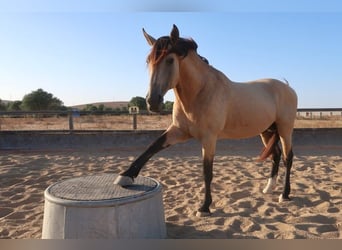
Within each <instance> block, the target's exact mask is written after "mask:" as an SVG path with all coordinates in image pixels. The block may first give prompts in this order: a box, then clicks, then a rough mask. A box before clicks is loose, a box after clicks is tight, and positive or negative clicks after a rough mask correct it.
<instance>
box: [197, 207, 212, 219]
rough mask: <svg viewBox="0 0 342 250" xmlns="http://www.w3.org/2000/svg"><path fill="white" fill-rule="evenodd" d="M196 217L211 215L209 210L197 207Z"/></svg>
mask: <svg viewBox="0 0 342 250" xmlns="http://www.w3.org/2000/svg"><path fill="white" fill-rule="evenodd" d="M196 216H197V217H209V216H211V213H210V210H204V209H201V208H200V209H198V211H197V212H196Z"/></svg>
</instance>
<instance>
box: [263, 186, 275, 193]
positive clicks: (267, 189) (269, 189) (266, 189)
mask: <svg viewBox="0 0 342 250" xmlns="http://www.w3.org/2000/svg"><path fill="white" fill-rule="evenodd" d="M262 192H263V193H264V194H271V193H272V192H273V189H272V188H270V187H268V186H267V187H265V188H264V190H262Z"/></svg>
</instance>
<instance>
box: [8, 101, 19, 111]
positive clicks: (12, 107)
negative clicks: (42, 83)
mask: <svg viewBox="0 0 342 250" xmlns="http://www.w3.org/2000/svg"><path fill="white" fill-rule="evenodd" d="M21 104H22V101H14V102H11V103H9V105H8V111H20V110H21V108H20V106H21Z"/></svg>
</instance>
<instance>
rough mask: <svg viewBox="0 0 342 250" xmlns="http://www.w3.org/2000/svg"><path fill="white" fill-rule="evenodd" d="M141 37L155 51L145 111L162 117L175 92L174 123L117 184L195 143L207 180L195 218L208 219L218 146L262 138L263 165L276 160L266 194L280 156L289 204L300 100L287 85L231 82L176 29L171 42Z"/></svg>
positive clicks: (151, 55) (150, 61)
mask: <svg viewBox="0 0 342 250" xmlns="http://www.w3.org/2000/svg"><path fill="white" fill-rule="evenodd" d="M143 34H144V36H145V38H146V40H147V43H148V44H149V45H150V46H151V47H152V49H151V52H150V53H149V55H148V57H147V64H148V68H149V74H150V85H149V90H148V93H147V96H146V102H147V107H148V109H149V111H151V112H159V111H160V110H161V108H162V103H163V97H164V95H165V94H166V92H167V91H168V90H170V89H173V91H174V94H175V101H174V106H173V111H172V123H171V125H170V126H169V127H168V128H167V130H166V131H165V132H164V133H163V134H162V135H161V136H160V137H159V138H158V139H157V140H156V141H155V142H153V143H152V144H151V145H150V146H149V147H148V148H147V149H146V151H145V152H143V153H142V154H141V155H140V156H139V157H137V158H136V159H135V160H134V161H133V162H132V163H131V165H130V167H129V168H128V169H127V170H126V171H124V172H122V173H120V174H119V175H118V177H117V178H116V180H115V181H114V184H117V185H120V186H129V185H131V184H132V183H133V181H134V178H135V177H137V176H138V174H139V172H140V170H141V169H142V167H143V166H144V164H145V163H146V162H147V161H148V160H149V159H150V158H151V157H152V156H153V155H154V154H156V153H157V152H159V151H160V150H162V149H165V148H167V147H169V146H171V145H174V144H176V143H180V142H185V141H187V140H188V139H190V138H195V139H197V140H198V141H199V142H200V143H201V145H202V158H203V176H204V201H203V203H202V205H201V206H200V208H199V209H198V211H197V214H196V215H197V216H209V215H211V211H210V208H209V207H210V205H211V203H212V197H211V188H210V186H211V182H212V178H213V173H212V171H213V160H214V155H215V150H216V142H217V140H218V139H240V138H249V137H254V136H257V135H260V136H261V139H262V142H263V144H264V150H263V151H262V153H261V155H260V160H265V159H267V158H269V157H271V158H272V169H271V172H270V176H269V178H268V179H267V185H266V187H265V188H264V189H263V193H272V191H273V189H274V188H275V185H276V180H277V176H278V168H279V163H280V160H281V155H282V157H283V162H284V165H285V167H286V170H285V182H284V188H283V191H282V193H281V194H280V196H279V202H282V201H286V200H290V197H289V194H290V190H291V188H290V171H291V167H292V159H293V151H292V133H293V127H294V120H295V117H296V112H297V95H296V93H295V91H294V90H293V89H292V88H291V87H290V86H289V84H288V82H282V81H279V80H276V79H261V80H256V81H250V82H246V83H241V82H240V83H239V82H233V81H231V80H230V79H229V78H228V77H227V76H225V75H224V74H223V73H222V72H220V71H219V70H217V69H215V68H214V67H213V66H211V65H209V64H208V61H207V60H205V59H204V58H203V57H201V56H200V55H199V54H197V44H196V42H195V41H194V40H193V39H187V38H182V37H180V36H179V30H178V28H177V26H176V25H173V28H172V30H171V33H170V35H169V36H162V37H160V38H158V39H155V38H153V37H152V36H151V35H149V34H148V33H146V31H145V30H144V29H143ZM279 141H280V144H281V147H280V146H279Z"/></svg>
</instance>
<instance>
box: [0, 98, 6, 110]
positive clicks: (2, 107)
mask: <svg viewBox="0 0 342 250" xmlns="http://www.w3.org/2000/svg"><path fill="white" fill-rule="evenodd" d="M6 110H7V105H6V104H5V103H4V102H3V101H2V100H1V99H0V111H6Z"/></svg>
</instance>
